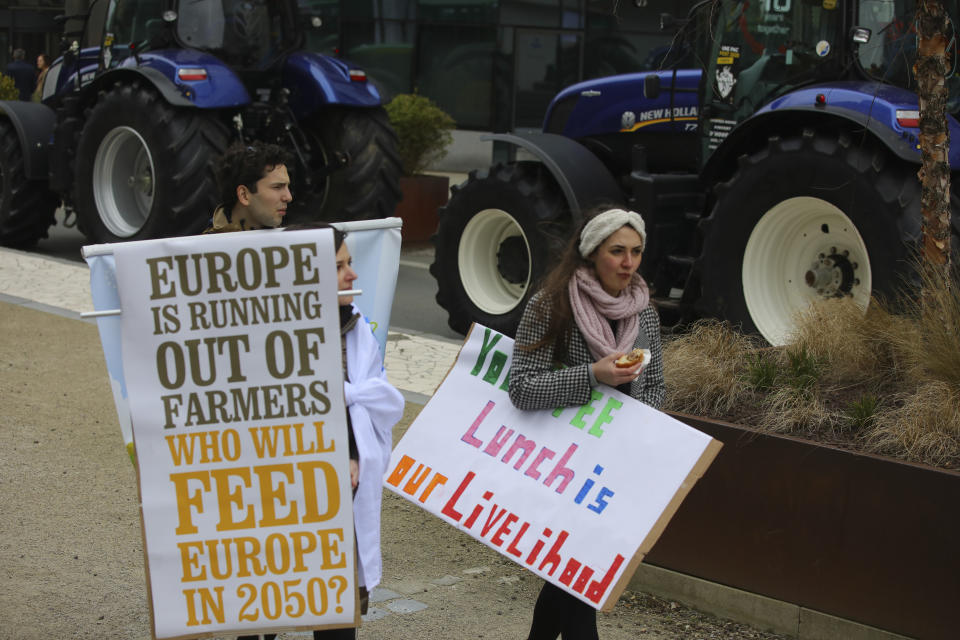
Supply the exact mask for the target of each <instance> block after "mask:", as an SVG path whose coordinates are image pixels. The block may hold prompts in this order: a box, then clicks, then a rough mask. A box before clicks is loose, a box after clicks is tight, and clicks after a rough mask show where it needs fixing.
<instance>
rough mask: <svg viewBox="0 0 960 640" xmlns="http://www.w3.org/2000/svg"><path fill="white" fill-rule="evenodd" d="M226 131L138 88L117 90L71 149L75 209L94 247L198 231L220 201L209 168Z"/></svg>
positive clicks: (93, 113)
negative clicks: (74, 172)
mask: <svg viewBox="0 0 960 640" xmlns="http://www.w3.org/2000/svg"><path fill="white" fill-rule="evenodd" d="M227 135H228V134H227V129H226V127H225V126H223V125H222V124H221V123H220V122H218V121H217V120H216V119H215V118H213V117H212V116H210V115H209V114H204V113H202V112H201V111H199V110H191V109H182V108H174V107H171V106H170V105H169V104H167V103H166V102H165V101H164V100H163V99H162V98H161V97H160V96H159V95H158V94H157V93H156V92H154V91H153V90H152V89H150V88H148V87H144V86H141V85H140V84H137V83H133V84H121V85H115V86H113V87H112V88H110V89H109V90H107V91H106V92H105V93H103V94H101V96H100V99H99V100H98V101H97V103H96V104H95V105H94V106H93V108H92V109H91V110H90V111H89V114H88V116H87V121H86V124H85V125H84V127H83V131H82V133H81V135H80V142H79V144H78V146H77V161H76V167H77V169H76V185H75V190H76V192H75V203H76V208H77V222H78V224H79V225H80V230H81V231H83V232H84V234H86V236H87V237H88V238H90V239H91V240H93V241H94V242H116V241H123V240H145V239H149V238H160V237H166V236H174V235H189V234H193V233H198V232H200V231H202V230H203V229H204V227H206V226H207V224H208V223H209V221H210V216H211V214H212V213H213V209H214V207H215V206H216V204H217V201H218V200H219V198H218V195H217V189H216V180H215V177H214V174H213V162H214V160H215V158H216V157H217V156H219V155H220V154H222V153H223V151H224V149H225V148H226V145H227Z"/></svg>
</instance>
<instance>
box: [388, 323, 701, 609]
mask: <svg viewBox="0 0 960 640" xmlns="http://www.w3.org/2000/svg"><path fill="white" fill-rule="evenodd" d="M512 353H513V341H512V340H510V339H509V338H507V337H506V336H503V335H501V334H499V333H496V332H494V331H492V330H490V329H487V328H485V327H482V326H479V325H474V326H473V328H472V330H471V332H470V335H469V336H468V337H467V340H466V341H465V343H464V346H463V348H462V349H461V351H460V354H459V356H458V358H457V361H456V363H455V364H454V366H453V368H452V369H451V371H450V373H449V374H448V375H447V377H446V379H445V380H444V382H443V384H441V385H440V387H439V388H438V389H437V392H436V393H435V394H434V396H433V398H431V400H430V402H429V403H428V404H427V405H426V406H425V407H424V408H423V410H422V411H421V412H420V415H419V416H418V417H417V419H416V420H415V421H414V423H413V424H412V425H411V426H410V428H409V429H408V430H407V432H406V433H405V434H404V436H403V438H402V440H401V441H400V442H399V443H398V445H397V446H396V448H395V449H394V451H393V455H392V457H391V459H390V466H389V467H388V472H387V475H386V478H385V481H384V482H385V486H386V487H387V488H388V489H390V490H392V491H394V492H396V493H397V494H399V495H401V496H403V497H405V498H406V499H408V500H410V501H411V502H413V503H414V504H417V505H419V506H421V507H422V508H424V509H426V510H427V511H429V512H430V513H432V514H434V515H436V516H438V517H440V518H441V519H442V520H444V521H446V522H448V523H449V524H451V525H454V526H456V527H457V528H459V529H461V530H462V531H464V532H466V533H468V534H469V535H471V536H473V537H474V538H476V539H477V540H479V541H481V542H483V543H484V544H486V545H487V546H489V547H491V548H492V549H495V550H497V551H499V552H500V553H501V554H503V555H504V556H505V557H507V558H509V559H511V560H513V561H514V562H516V563H518V564H520V565H522V566H524V567H526V568H528V569H530V570H531V571H533V572H534V573H536V574H537V575H539V576H540V577H542V578H544V579H545V580H548V581H549V582H551V583H553V584H555V585H557V586H559V587H560V588H562V589H564V590H565V591H567V592H569V593H571V594H573V595H574V596H576V597H577V598H579V599H581V600H583V601H584V602H587V603H589V604H590V605H592V606H594V607H595V608H598V609H603V610H609V609H611V608H612V607H613V605H614V604H615V603H616V600H617V598H618V597H619V595H620V593H621V592H622V591H623V589H624V588H625V586H626V584H627V582H628V581H629V580H630V577H631V576H632V575H633V572H634V570H635V569H636V567H637V565H638V564H639V562H640V561H641V559H642V558H643V556H644V555H645V554H646V553H647V552H648V551H649V550H650V548H651V547H652V546H653V544H654V542H656V540H657V538H658V537H659V535H660V533H662V531H663V529H664V528H665V527H666V525H667V522H668V521H669V519H670V517H671V516H672V515H673V513H674V512H675V511H676V509H677V507H678V506H679V505H680V501H681V500H682V499H683V497H684V496H685V495H686V494H687V492H688V491H689V490H690V489H691V488H692V486H693V484H694V482H695V481H696V480H697V479H698V478H699V477H700V476H701V475H703V472H704V471H705V470H706V468H707V466H709V464H710V463H711V462H712V460H713V458H714V457H715V456H716V454H717V452H718V451H719V449H720V443H719V442H717V441H716V440H713V439H712V438H710V437H709V436H707V435H705V434H703V433H701V432H699V431H697V430H695V429H691V428H690V427H688V426H686V425H684V424H683V423H681V422H679V421H677V420H674V419H673V418H671V417H670V416H667V415H666V414H664V413H661V412H659V411H657V410H655V409H653V408H651V407H649V406H647V405H645V404H643V403H641V402H639V401H637V400H634V399H633V398H631V397H629V396H627V395H625V394H622V393H620V392H619V391H617V390H615V389H612V388H609V387H603V386H601V387H598V388H596V389H594V390H593V392H592V395H591V400H590V402H589V403H588V404H586V405H584V406H582V407H568V408H558V409H556V410H555V411H549V410H546V411H521V410H519V409H516V408H515V407H514V406H513V404H512V403H511V402H510V398H509V397H508V394H507V389H508V385H509V381H508V377H509V370H510V361H511V357H512Z"/></svg>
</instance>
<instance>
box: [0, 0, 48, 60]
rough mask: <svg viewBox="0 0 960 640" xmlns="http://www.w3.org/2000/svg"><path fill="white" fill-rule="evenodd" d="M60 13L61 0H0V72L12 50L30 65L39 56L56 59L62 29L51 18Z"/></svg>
mask: <svg viewBox="0 0 960 640" xmlns="http://www.w3.org/2000/svg"><path fill="white" fill-rule="evenodd" d="M62 13H63V0H0V71H2V70H3V69H5V68H6V66H7V63H8V62H9V61H10V56H11V54H12V53H13V50H14V49H23V50H24V51H26V54H27V57H26V60H27V62H30V63H31V64H33V62H34V61H35V60H36V59H37V55H38V54H40V53H46V54H47V55H50V56H54V57H56V55H57V54H58V52H57V48H58V43H59V42H60V33H61V31H62V29H63V27H61V26H60V25H59V24H57V23H56V22H54V20H53V18H54V16H57V15H59V14H62Z"/></svg>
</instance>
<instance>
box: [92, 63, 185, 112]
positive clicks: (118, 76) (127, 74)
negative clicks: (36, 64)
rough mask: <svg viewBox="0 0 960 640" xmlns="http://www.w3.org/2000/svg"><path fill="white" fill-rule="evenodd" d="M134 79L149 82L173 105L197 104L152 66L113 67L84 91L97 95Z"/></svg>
mask: <svg viewBox="0 0 960 640" xmlns="http://www.w3.org/2000/svg"><path fill="white" fill-rule="evenodd" d="M134 80H142V81H146V82H147V83H149V84H150V85H151V86H152V87H153V88H154V89H156V90H157V92H158V93H159V94H160V95H161V96H162V97H163V99H164V100H166V102H167V103H168V104H170V105H171V106H174V107H194V108H196V106H197V105H196V104H194V103H193V102H191V101H190V100H189V99H188V98H187V97H186V96H184V95H183V93H181V91H180V89H179V88H178V87H177V86H176V85H175V84H173V83H172V82H171V81H170V80H169V79H168V78H167V76H165V75H164V74H163V73H162V72H160V71H158V70H156V69H153V68H151V67H118V68H116V69H111V70H109V71H106V72H104V73H102V74H100V75H99V76H97V77H96V78H95V79H94V80H93V81H92V82H91V83H90V84H88V85H85V86H84V87H83V92H84V93H85V94H86V95H87V96H96V94H97V92H99V91H101V90H105V89H107V88H109V87H110V86H112V85H114V84H120V83H124V82H132V81H134Z"/></svg>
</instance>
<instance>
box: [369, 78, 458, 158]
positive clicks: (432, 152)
mask: <svg viewBox="0 0 960 640" xmlns="http://www.w3.org/2000/svg"><path fill="white" fill-rule="evenodd" d="M386 110H387V116H388V117H389V118H390V124H391V125H393V129H394V131H396V132H397V150H398V152H399V153H400V163H401V165H402V167H403V173H404V175H408V176H413V175H416V174H418V173H423V171H424V170H425V169H426V168H427V167H428V166H430V165H431V164H432V163H434V162H436V161H437V160H440V159H441V158H443V157H444V156H446V155H447V147H448V146H450V143H451V142H453V135H452V134H451V133H450V131H451V130H452V129H453V128H454V126H456V123H455V122H454V121H453V118H451V117H450V116H449V114H447V112H445V111H444V110H443V109H441V108H440V107H438V106H437V105H436V104H434V103H433V101H432V100H430V99H429V98H425V97H423V96H421V95H417V94H409V93H401V94H399V95H397V96H395V97H394V98H393V100H391V101H390V102H388V103H387V105H386Z"/></svg>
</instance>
